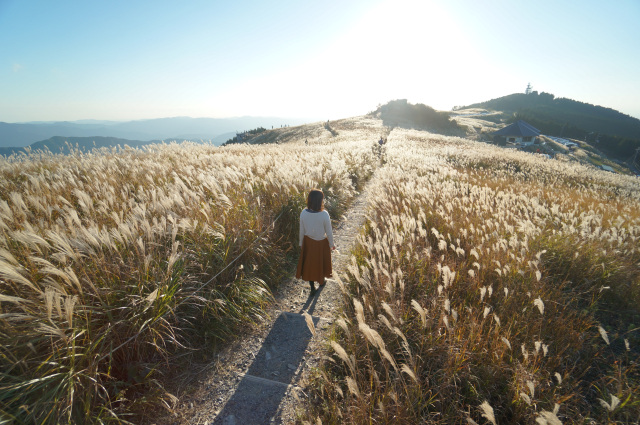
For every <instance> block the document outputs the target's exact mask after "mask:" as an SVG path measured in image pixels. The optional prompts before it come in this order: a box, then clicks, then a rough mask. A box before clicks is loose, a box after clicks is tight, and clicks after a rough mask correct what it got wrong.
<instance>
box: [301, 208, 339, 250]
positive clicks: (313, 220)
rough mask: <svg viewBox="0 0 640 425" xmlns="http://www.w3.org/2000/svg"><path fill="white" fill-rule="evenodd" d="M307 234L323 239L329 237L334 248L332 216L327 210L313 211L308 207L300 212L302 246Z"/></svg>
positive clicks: (315, 238) (312, 237)
mask: <svg viewBox="0 0 640 425" xmlns="http://www.w3.org/2000/svg"><path fill="white" fill-rule="evenodd" d="M305 236H309V237H310V238H311V239H314V240H316V241H321V240H323V239H324V238H325V237H326V238H327V239H329V246H330V247H331V248H333V247H334V246H335V245H334V244H333V232H332V231H331V218H330V217H329V213H328V212H327V211H319V212H311V211H310V210H308V209H307V208H305V209H304V210H302V212H301V213H300V246H302V240H303V239H304V237H305Z"/></svg>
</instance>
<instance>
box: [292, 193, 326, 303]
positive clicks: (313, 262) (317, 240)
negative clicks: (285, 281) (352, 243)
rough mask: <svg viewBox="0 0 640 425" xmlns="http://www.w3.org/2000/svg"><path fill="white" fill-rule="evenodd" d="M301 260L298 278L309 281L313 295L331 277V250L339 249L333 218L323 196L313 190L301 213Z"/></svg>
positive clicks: (297, 273)
mask: <svg viewBox="0 0 640 425" xmlns="http://www.w3.org/2000/svg"><path fill="white" fill-rule="evenodd" d="M300 248H301V249H302V251H301V252H300V259H299V260H298V269H297V270H296V277H297V278H298V279H303V280H306V281H308V282H309V286H311V295H312V296H313V295H314V294H315V293H316V287H315V285H314V282H318V283H319V284H320V286H322V285H324V284H325V278H327V277H331V274H332V270H331V250H332V249H336V246H335V244H334V243H333V232H332V231H331V218H330V217H329V213H328V212H327V211H326V210H325V209H324V194H323V193H322V191H321V190H318V189H312V190H311V191H310V192H309V195H308V196H307V208H305V209H304V210H302V212H301V213H300Z"/></svg>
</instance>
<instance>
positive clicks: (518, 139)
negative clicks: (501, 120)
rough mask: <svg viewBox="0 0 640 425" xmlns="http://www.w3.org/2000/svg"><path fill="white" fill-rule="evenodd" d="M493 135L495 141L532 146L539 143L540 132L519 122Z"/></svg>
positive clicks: (527, 124)
mask: <svg viewBox="0 0 640 425" xmlns="http://www.w3.org/2000/svg"><path fill="white" fill-rule="evenodd" d="M491 134H492V135H493V140H494V141H501V140H504V141H505V142H511V143H515V144H518V145H521V146H530V145H532V144H534V143H535V142H536V141H537V139H538V136H539V135H540V130H538V129H537V128H535V127H534V126H532V125H531V124H529V123H527V122H525V121H522V120H518V121H516V122H514V123H513V124H511V125H508V126H506V127H504V128H502V129H500V130H498V131H494V132H493V133H491Z"/></svg>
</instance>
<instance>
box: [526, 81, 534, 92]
mask: <svg viewBox="0 0 640 425" xmlns="http://www.w3.org/2000/svg"><path fill="white" fill-rule="evenodd" d="M532 89H533V87H531V83H527V89H526V90H525V92H524V94H531V91H532Z"/></svg>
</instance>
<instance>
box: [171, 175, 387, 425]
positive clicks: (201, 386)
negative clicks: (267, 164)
mask: <svg viewBox="0 0 640 425" xmlns="http://www.w3.org/2000/svg"><path fill="white" fill-rule="evenodd" d="M374 180H375V175H374V176H373V177H372V179H371V180H370V181H369V183H368V184H367V186H366V187H365V189H364V190H363V191H362V193H361V194H360V195H359V196H358V197H357V198H356V199H355V200H354V202H353V203H352V205H351V208H350V209H349V210H348V211H347V213H346V214H345V215H344V217H343V218H342V219H341V220H340V222H339V223H338V224H337V225H335V226H334V229H333V231H334V241H335V243H336V247H337V250H336V251H334V254H333V272H334V277H335V276H336V274H338V275H339V276H344V274H345V271H346V268H347V265H348V262H349V257H350V256H349V252H350V250H351V247H352V245H353V244H354V242H355V239H356V237H357V235H358V233H359V231H360V229H361V227H362V225H363V224H364V221H365V215H364V213H365V211H366V207H367V201H368V199H369V196H368V194H369V189H370V187H371V186H372V184H373V181H374ZM309 292H310V291H309V285H308V283H307V282H303V281H300V280H297V279H295V278H292V279H291V280H289V281H287V282H285V283H283V284H282V285H280V287H279V288H278V291H277V292H276V293H275V294H274V295H275V297H276V301H277V302H276V304H275V306H274V309H273V310H272V311H271V312H270V315H269V320H268V321H265V323H264V324H263V325H262V326H260V327H259V328H257V329H254V330H252V331H251V332H249V333H248V336H247V337H246V338H242V339H241V340H239V341H236V342H235V343H233V344H231V345H230V346H229V347H228V348H226V349H225V350H224V351H223V352H221V353H220V354H219V355H218V356H217V359H216V360H215V361H214V362H213V364H211V363H209V364H207V365H205V366H203V367H202V372H201V373H200V374H199V382H198V383H197V384H195V385H192V387H195V388H196V389H193V390H191V391H190V392H189V393H186V394H181V397H180V398H181V400H180V406H179V407H178V408H177V409H176V416H174V417H173V418H170V419H169V420H167V421H163V423H166V424H180V425H182V424H206V425H212V424H216V425H240V424H242V425H254V424H255V425H261V424H291V423H293V422H294V421H295V418H296V409H297V408H298V406H299V405H301V401H302V400H304V399H305V397H306V395H305V388H306V385H307V378H308V375H309V372H310V371H311V370H312V369H313V368H315V367H317V366H318V363H319V361H320V358H321V355H322V352H323V349H324V348H323V344H325V343H326V340H327V336H328V335H327V334H328V332H329V329H330V325H331V323H332V322H333V320H334V318H335V317H336V315H337V312H338V308H339V307H338V306H339V303H340V296H341V295H340V289H339V287H338V284H337V283H336V281H335V280H332V279H329V280H327V284H326V285H325V286H324V287H322V288H321V289H320V290H318V292H317V293H316V295H315V296H314V297H310V296H309ZM303 313H307V314H309V315H311V317H312V321H313V324H314V326H315V335H312V333H311V332H310V330H309V327H308V325H307V322H306V321H305V317H304V316H303Z"/></svg>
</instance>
